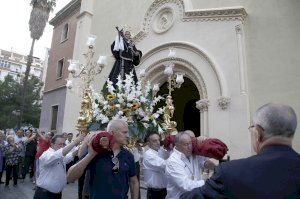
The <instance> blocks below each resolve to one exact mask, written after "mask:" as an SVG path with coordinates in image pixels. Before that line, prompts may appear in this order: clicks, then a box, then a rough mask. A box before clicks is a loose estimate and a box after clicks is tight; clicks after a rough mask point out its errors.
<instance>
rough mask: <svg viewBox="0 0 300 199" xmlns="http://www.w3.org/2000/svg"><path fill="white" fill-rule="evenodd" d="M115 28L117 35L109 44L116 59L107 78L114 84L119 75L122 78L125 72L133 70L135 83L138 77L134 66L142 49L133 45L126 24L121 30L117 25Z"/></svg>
mask: <svg viewBox="0 0 300 199" xmlns="http://www.w3.org/2000/svg"><path fill="white" fill-rule="evenodd" d="M116 29H117V31H118V35H117V36H116V39H115V41H114V42H113V43H112V45H111V52H112V54H113V56H114V57H115V59H116V61H115V63H114V66H113V68H112V70H111V72H110V74H109V80H110V81H112V82H113V84H114V85H116V83H117V81H118V80H117V78H118V76H119V75H121V77H122V79H125V75H126V74H129V73H131V72H133V75H134V76H133V78H134V81H135V83H137V81H138V79H137V76H136V72H135V69H134V66H137V65H138V64H139V63H140V60H141V57H142V51H140V50H137V48H136V47H135V45H134V42H133V40H132V38H131V33H130V31H131V30H130V28H129V27H128V26H124V27H123V28H122V29H121V30H120V29H119V28H118V27H116Z"/></svg>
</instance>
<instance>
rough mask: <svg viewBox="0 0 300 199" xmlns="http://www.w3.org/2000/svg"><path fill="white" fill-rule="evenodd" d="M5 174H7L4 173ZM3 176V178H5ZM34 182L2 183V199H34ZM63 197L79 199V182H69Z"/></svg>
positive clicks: (0, 194) (143, 190) (142, 194)
mask: <svg viewBox="0 0 300 199" xmlns="http://www.w3.org/2000/svg"><path fill="white" fill-rule="evenodd" d="M4 176H5V175H4ZM4 179H5V177H3V179H2V180H4ZM32 187H33V185H32V183H31V182H30V180H29V179H26V180H25V181H24V182H23V183H22V182H18V186H17V187H13V186H12V181H11V182H10V186H9V188H5V187H4V184H1V185H0V199H17V198H20V199H32V198H33V195H34V190H32ZM62 198H63V199H77V182H76V183H71V184H68V185H67V186H66V187H65V189H64V190H63V194H62ZM141 198H142V199H144V198H146V190H145V189H143V188H141Z"/></svg>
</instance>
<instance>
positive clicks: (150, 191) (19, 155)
mask: <svg viewBox="0 0 300 199" xmlns="http://www.w3.org/2000/svg"><path fill="white" fill-rule="evenodd" d="M296 127H297V117H296V114H295V112H294V110H293V109H292V108H291V107H290V106H286V105H280V104H266V105H264V106H262V107H261V108H259V109H258V110H257V111H256V112H255V114H254V116H253V119H252V125H251V126H250V127H249V131H250V133H251V134H253V135H252V139H253V140H252V144H253V149H254V151H255V152H256V153H257V155H254V156H251V157H248V158H244V159H240V160H232V161H228V162H225V163H220V164H219V165H217V164H216V161H212V160H211V159H210V158H209V157H204V156H202V155H199V154H197V153H195V152H194V149H193V142H192V140H193V139H194V138H195V135H194V133H193V132H192V131H189V130H186V131H183V132H178V134H177V135H175V137H174V142H173V143H172V144H171V147H170V146H169V147H166V146H165V145H162V140H161V135H160V134H159V133H158V132H149V133H148V134H147V136H146V141H145V143H146V145H144V146H143V147H141V146H139V147H137V148H136V149H126V147H125V145H126V144H127V143H128V140H129V132H128V131H129V129H128V124H127V122H125V121H124V120H121V119H114V120H111V121H110V122H109V123H108V126H107V128H106V129H105V131H92V130H91V131H90V133H89V134H88V135H87V136H83V135H79V136H77V137H76V138H75V139H73V134H65V135H60V134H55V135H54V134H53V133H51V132H49V133H46V134H44V133H41V132H39V131H30V130H27V131H25V132H23V131H22V130H18V131H17V133H16V135H15V136H13V135H11V134H10V135H6V134H5V133H3V132H1V133H0V171H1V173H0V174H1V175H0V177H1V179H2V171H3V167H4V165H6V167H5V168H6V178H5V179H6V180H5V186H6V187H8V186H9V181H10V179H11V175H12V179H13V184H14V186H16V185H17V183H18V179H21V180H22V179H24V178H25V177H26V175H27V173H29V174H30V175H29V177H30V178H32V179H33V180H34V176H35V179H36V190H35V194H34V199H48V198H49V199H60V198H62V190H63V189H64V187H65V186H66V184H67V183H68V182H69V183H71V182H74V181H76V180H78V198H90V199H98V198H110V199H126V198H128V195H130V197H131V198H132V199H138V198H141V196H140V193H139V189H140V178H139V171H142V174H143V176H144V179H143V180H144V182H145V185H146V188H147V199H189V198H191V199H196V198H200V199H201V198H246V199H247V198H249V199H250V198H251V199H253V198H255V199H260V198H262V199H263V198H272V199H281V198H300V187H299V184H300V170H299V165H300V155H299V154H298V153H297V152H295V151H294V150H293V149H292V140H293V137H294V134H295V130H296ZM203 140H205V139H203V138H202V139H197V142H202V141H203ZM75 157H77V160H75V161H74V158H75ZM70 162H72V163H71V164H70ZM140 164H141V168H139V165H140ZM207 170H209V171H213V174H212V175H205V171H207ZM29 171H30V172H29ZM1 183H3V182H2V181H1ZM129 193H130V194H129Z"/></svg>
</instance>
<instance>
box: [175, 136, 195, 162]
mask: <svg viewBox="0 0 300 199" xmlns="http://www.w3.org/2000/svg"><path fill="white" fill-rule="evenodd" d="M175 146H176V149H177V150H178V151H180V152H181V153H183V154H184V155H185V156H186V157H189V156H191V155H192V150H193V146H192V140H191V137H190V135H189V134H187V133H185V132H179V133H178V134H177V135H176V137H175Z"/></svg>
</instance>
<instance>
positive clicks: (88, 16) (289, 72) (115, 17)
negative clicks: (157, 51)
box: [64, 0, 300, 157]
mask: <svg viewBox="0 0 300 199" xmlns="http://www.w3.org/2000/svg"><path fill="white" fill-rule="evenodd" d="M152 2H153V1H135V0H130V1H129V0H128V1H126V3H125V2H124V1H122V0H114V1H109V0H103V1H96V0H94V1H91V0H83V1H82V8H81V13H82V15H81V16H80V17H79V22H78V29H77V31H79V33H78V32H77V34H76V43H75V49H74V54H73V57H74V58H79V59H81V61H84V60H83V57H82V55H81V54H82V53H83V52H86V50H87V46H86V45H85V42H86V39H87V36H88V34H89V33H90V34H94V35H97V37H98V39H97V42H96V53H95V55H96V57H95V59H97V58H98V55H99V54H101V55H108V56H109V63H108V67H106V68H105V69H104V71H103V72H102V74H101V76H99V77H98V78H97V79H96V81H95V84H94V88H95V89H96V90H100V89H101V88H102V85H103V83H104V82H105V81H106V79H107V76H108V74H109V72H110V70H111V67H112V64H113V58H112V56H111V53H110V44H111V42H112V41H113V40H114V38H115V36H116V30H115V26H116V25H123V24H127V25H129V26H131V27H132V28H133V31H134V32H135V33H137V32H139V30H141V27H142V23H143V19H144V16H145V13H146V12H147V10H148V8H149V7H150V5H151V3H152ZM184 2H185V3H186V4H185V5H188V6H186V8H185V9H186V10H197V9H212V8H223V7H229V6H230V7H231V6H243V7H244V8H245V10H246V12H247V13H248V16H247V18H246V20H245V22H244V32H243V35H244V37H245V41H244V42H245V52H246V56H245V58H246V63H247V69H246V77H247V79H248V82H247V84H248V87H249V90H248V89H247V94H248V93H250V94H249V103H250V111H249V110H248V109H247V100H248V96H239V95H240V94H239V90H236V87H235V86H237V85H236V83H238V81H237V80H238V78H240V77H239V76H238V71H237V70H238V64H237V62H238V61H237V56H238V55H237V47H236V44H237V42H236V37H235V36H236V33H235V30H234V27H235V25H237V24H235V23H232V24H230V22H228V23H227V24H226V22H224V23H223V22H220V23H219V22H215V23H214V22H211V23H207V24H208V25H205V24H204V23H203V24H200V25H199V24H198V26H192V25H188V24H187V23H186V24H182V25H180V26H179V27H180V28H178V26H177V29H175V30H177V31H178V32H177V33H176V32H175V33H174V32H172V31H170V32H167V33H166V34H170V33H172V34H170V35H169V36H170V38H172V39H173V40H176V41H178V40H180V41H182V38H181V37H179V36H180V34H182V32H184V30H185V28H190V30H191V31H190V32H187V33H186V35H185V37H186V39H185V40H186V41H189V42H191V43H197V44H199V46H200V48H201V49H205V50H206V51H207V52H208V54H209V55H210V58H212V59H213V60H215V61H216V63H217V65H219V66H222V67H226V68H225V70H224V69H222V70H223V75H224V76H225V78H226V80H227V81H228V90H229V94H230V96H229V97H231V98H232V99H233V101H232V103H231V105H230V109H229V111H228V112H219V110H218V109H217V106H216V104H215V103H216V102H215V100H216V97H218V96H217V95H211V96H212V98H213V103H214V104H213V107H212V108H210V111H212V112H209V118H210V123H209V124H208V125H211V128H210V129H212V131H211V133H212V134H211V135H212V136H218V132H219V133H220V132H221V131H220V130H223V129H224V131H223V132H225V134H226V136H223V135H222V136H223V137H222V136H221V138H224V139H225V141H226V142H227V143H229V144H230V145H231V146H232V147H233V148H234V150H235V151H236V156H235V157H241V156H248V155H250V154H251V151H250V149H249V148H250V147H249V146H250V142H251V141H250V139H249V134H248V132H247V125H249V121H248V119H247V115H248V114H249V113H250V114H252V113H253V112H254V111H255V110H256V109H257V108H258V107H259V106H261V105H262V104H264V103H267V102H282V103H286V104H290V105H291V106H293V107H294V108H295V110H296V112H297V114H298V115H300V103H299V98H300V92H299V90H300V88H299V86H297V85H298V82H297V80H298V79H299V78H298V77H299V75H300V74H299V73H300V70H299V67H298V65H299V63H300V62H299V61H300V60H299V59H300V57H299V52H300V45H299V41H300V40H299V38H298V35H300V34H299V33H300V27H299V26H297V24H299V23H297V22H298V21H299V20H300V14H299V13H298V10H299V1H291V0H290V1H275V0H274V1H259V0H251V1H250V0H249V1H224V0H222V1H221V0H220V1H214V0H211V1H206V0H194V1H189V0H185V1H184ZM133 8H134V12H133ZM174 28H175V26H174ZM193 28H194V29H193ZM206 28H208V29H206ZM214 28H218V29H219V30H220V31H222V32H223V33H225V34H226V35H227V36H228V35H229V36H230V37H229V39H228V41H226V37H225V36H224V37H222V36H220V35H214V34H215V33H214ZM199 29H200V30H199ZM193 30H194V31H193ZM189 33H190V34H189ZM196 33H201V35H199V34H196ZM205 33H206V34H205ZM219 33H220V32H219ZM152 36H153V38H155V39H156V40H155V41H154V40H153V42H152V43H151V42H150V40H148V41H147V40H145V41H144V43H143V41H142V42H140V43H139V44H138V47H140V48H141V49H142V50H145V51H144V52H147V51H149V50H151V49H153V48H155V47H156V46H158V45H159V44H163V43H164V42H166V37H160V36H158V35H152ZM214 37H215V38H214ZM208 38H209V39H208ZM222 42H224V43H222ZM233 42H234V43H233ZM226 47H227V48H226ZM225 49H227V50H226V52H225ZM232 49H233V50H232ZM230 50H232V51H234V52H232V53H230ZM182 55H184V54H182ZM297 55H298V56H297ZM228 56H229V59H228ZM186 57H188V56H186ZM158 58H159V59H160V58H161V57H158ZM231 63H232V64H233V65H232V66H230V64H231ZM297 64H298V65H297ZM234 68H236V71H235V73H234V74H233V76H232V78H231V76H230V72H232V70H233V69H234ZM227 69H229V70H227ZM208 81H211V80H208ZM208 92H212V91H211V90H209V89H208ZM67 95H68V96H67V101H68V103H67V106H68V108H66V110H68V113H69V114H68V115H67V116H66V117H65V120H67V121H68V123H69V124H67V125H64V126H67V128H68V129H72V128H74V121H75V120H76V118H77V117H78V110H79V103H78V101H76V100H74V99H76V94H75V93H74V92H73V93H71V92H68V94H67ZM68 99H69V100H68ZM77 99H79V98H77ZM245 111H247V112H245ZM236 113H238V114H236ZM241 113H243V115H242V117H241ZM299 117H300V116H299ZM214 118H217V121H216V122H215V121H214V120H213V119H214ZM241 120H242V122H240V121H241ZM218 121H221V122H222V125H218V123H217V122H218ZM226 122H227V123H226ZM223 126H225V127H226V128H223ZM299 132H300V131H299V128H298V131H297V133H296V134H299ZM239 133H240V134H239ZM239 142H241V143H239ZM240 146H245V147H246V148H243V149H241V150H242V151H241V152H239V151H238V150H239V149H238V147H240ZM294 148H295V149H296V150H297V151H298V152H300V135H296V138H295V142H294Z"/></svg>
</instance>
